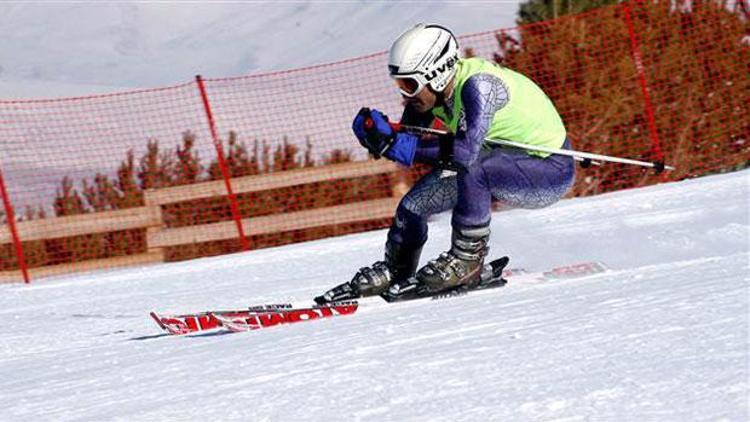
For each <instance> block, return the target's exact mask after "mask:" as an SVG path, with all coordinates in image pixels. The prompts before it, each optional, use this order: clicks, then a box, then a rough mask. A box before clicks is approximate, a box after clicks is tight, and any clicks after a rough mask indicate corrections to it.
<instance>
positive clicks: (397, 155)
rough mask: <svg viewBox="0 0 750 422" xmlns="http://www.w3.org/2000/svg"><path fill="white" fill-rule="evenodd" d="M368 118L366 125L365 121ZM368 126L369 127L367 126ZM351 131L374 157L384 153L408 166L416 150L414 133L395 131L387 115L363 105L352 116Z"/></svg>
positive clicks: (416, 138)
mask: <svg viewBox="0 0 750 422" xmlns="http://www.w3.org/2000/svg"><path fill="white" fill-rule="evenodd" d="M368 119H369V120H370V121H371V123H370V124H369V125H368V124H367V123H366V122H367V120H368ZM368 126H369V127H368ZM352 131H353V132H354V134H355V135H356V136H357V139H359V143H360V144H362V146H363V147H365V148H367V150H368V151H370V153H372V155H374V156H375V158H376V159H377V158H380V157H381V156H383V155H385V156H386V157H387V158H389V159H391V160H393V161H397V162H399V163H401V164H404V165H406V166H410V165H411V164H412V162H413V161H414V153H415V152H416V150H417V140H418V137H417V136H416V135H412V134H408V133H396V132H394V130H393V128H392V127H391V124H390V122H389V121H388V116H386V115H384V114H383V113H381V112H380V111H378V110H375V109H373V110H370V109H369V108H366V107H363V108H362V109H360V110H359V113H357V116H356V117H354V122H353V123H352Z"/></svg>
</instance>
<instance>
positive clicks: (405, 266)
mask: <svg viewBox="0 0 750 422" xmlns="http://www.w3.org/2000/svg"><path fill="white" fill-rule="evenodd" d="M421 253H422V247H421V246H420V247H418V248H409V249H407V248H405V247H403V245H401V244H398V243H396V242H392V241H390V240H388V241H387V242H386V244H385V259H384V260H382V261H377V262H376V263H374V264H372V266H370V267H364V268H361V269H360V270H359V271H358V272H357V273H356V274H355V275H354V277H353V278H352V279H351V281H349V282H346V283H343V284H340V285H338V286H336V287H334V288H333V289H331V290H329V291H327V292H325V293H324V294H323V295H321V296H318V297H316V298H315V302H316V303H318V304H321V305H322V304H325V303H331V302H339V301H342V300H353V299H358V298H360V297H365V296H375V295H379V294H381V293H383V292H385V291H386V290H387V289H388V287H389V286H390V285H391V284H392V283H394V282H397V281H399V280H405V279H407V278H409V277H412V276H413V275H414V272H415V271H416V270H417V265H419V256H420V255H421Z"/></svg>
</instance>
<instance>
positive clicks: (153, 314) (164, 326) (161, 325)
mask: <svg viewBox="0 0 750 422" xmlns="http://www.w3.org/2000/svg"><path fill="white" fill-rule="evenodd" d="M149 315H150V316H151V318H153V319H154V321H156V323H157V324H158V325H159V327H161V329H162V330H166V329H167V326H166V325H164V323H163V322H161V318H160V317H159V315H156V312H150V313H149Z"/></svg>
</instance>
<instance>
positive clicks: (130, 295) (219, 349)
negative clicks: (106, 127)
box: [0, 171, 750, 421]
mask: <svg viewBox="0 0 750 422" xmlns="http://www.w3.org/2000/svg"><path fill="white" fill-rule="evenodd" d="M749 191H750V172H748V171H744V172H737V173H733V174H728V175H720V176H712V177H706V178H701V179H696V180H690V181H685V182H681V183H675V184H668V185H661V186H657V187H651V188H646V189H639V190H631V191H626V192H618V193H614V194H609V195H602V196H598V197H593V198H584V199H575V200H567V201H563V202H561V203H559V204H557V205H555V206H553V207H551V208H548V209H545V210H539V211H508V212H502V213H497V214H495V215H494V218H493V230H494V234H493V247H494V252H495V254H501V253H507V254H509V255H510V256H511V257H512V259H513V266H516V267H525V268H529V269H545V268H549V267H552V266H555V265H561V264H569V263H574V262H579V261H589V260H600V261H603V262H605V263H607V264H608V265H609V266H610V267H611V268H612V271H610V272H608V273H605V274H601V275H597V276H592V277H588V278H585V279H579V280H569V281H563V282H556V283H553V284H542V285H520V284H516V285H513V284H509V285H508V286H507V287H505V288H503V289H499V290H496V291H493V292H487V293H485V294H482V295H469V296H465V297H459V298H454V299H450V300H444V301H437V302H429V301H428V302H419V303H404V304H396V305H392V306H380V307H373V308H366V307H365V308H363V309H362V310H361V311H360V313H358V314H356V315H354V316H350V317H341V318H337V319H331V320H325V321H315V322H310V323H305V324H298V325H292V326H284V327H277V328H272V329H268V330H265V331H262V332H250V333H239V334H228V335H212V336H198V337H189V338H170V337H159V336H156V335H158V334H159V329H158V328H157V327H156V325H155V324H154V323H153V321H151V320H150V319H149V318H148V315H147V314H148V312H149V311H151V310H158V311H162V312H180V311H190V310H199V309H207V308H220V309H223V308H232V307H238V306H239V307H241V306H243V305H248V304H256V303H261V302H268V301H270V302H280V301H286V300H296V301H299V300H305V299H306V298H309V297H311V296H313V295H314V294H317V293H319V292H321V291H323V290H325V289H326V288H327V287H330V286H331V285H333V284H335V283H338V282H340V281H343V280H345V279H347V278H348V276H349V275H350V274H351V273H352V272H353V271H355V270H356V269H357V268H358V267H359V266H360V265H365V264H369V263H370V262H371V261H373V260H375V259H376V258H378V257H379V255H380V254H381V248H382V244H383V241H384V236H385V233H384V232H383V231H379V232H370V233H364V234H358V235H352V236H347V237H342V238H336V239H326V240H322V241H317V242H310V243H306V244H298V245H292V246H288V247H282V248H275V249H269V250H262V251H256V252H250V253H244V254H236V255H232V256H225V257H218V258H211V259H202V260H196V261H190V262H183V263H175V264H167V265H158V266H152V267H148V268H142V269H129V270H120V271H111V272H107V273H99V274H92V275H84V276H77V277H68V278H60V279H56V280H49V281H46V282H39V283H36V284H33V285H31V286H24V285H4V286H0V319H2V321H4V324H3V325H2V328H0V391H1V392H2V394H0V420H2V421H38V420H54V421H67V420H80V421H102V420H126V421H153V420H243V421H245V420H253V421H257V420H280V421H291V420H371V421H383V420H444V421H457V420H465V421H483V420H499V421H523V420H529V421H538V420H566V421H568V420H612V421H644V420H658V421H701V420H710V421H716V420H727V421H745V420H748V418H750V414H749V413H748V407H749V406H748V397H749V391H750V390H749V381H748V377H749V376H750V371H749V369H748V348H749V347H750V346H749V343H748V319H749V318H750V316H749V314H748V297H749V293H750V290H749V288H748V287H749V285H748V281H749V279H750V278H749V276H748V274H750V271H749V270H750V192H749ZM448 227H449V216H448V215H442V216H440V217H439V218H438V219H436V221H435V222H433V223H432V226H431V228H432V233H431V238H430V242H429V243H428V245H427V247H426V251H425V255H424V258H429V257H431V256H432V255H434V254H436V253H437V252H438V251H440V250H442V249H444V248H445V247H446V246H447V243H448V239H449V232H448ZM144 338H145V339H144Z"/></svg>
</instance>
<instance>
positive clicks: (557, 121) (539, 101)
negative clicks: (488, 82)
mask: <svg viewBox="0 0 750 422" xmlns="http://www.w3.org/2000/svg"><path fill="white" fill-rule="evenodd" d="M457 66H458V69H457V71H456V76H455V86H454V88H453V93H452V96H453V113H452V115H450V116H449V115H448V114H447V113H446V110H445V109H444V107H442V106H441V107H435V108H433V109H432V114H433V115H434V116H435V117H437V118H439V119H440V120H442V121H443V122H444V123H445V124H446V125H447V126H448V128H449V129H450V130H451V132H453V133H456V130H457V128H458V125H459V124H460V123H461V122H460V119H461V116H462V115H463V101H462V100H461V91H462V89H463V87H464V83H465V82H466V81H467V80H468V79H469V78H470V77H471V76H473V75H475V74H477V73H489V74H491V75H494V76H496V77H498V78H499V79H500V80H501V81H502V82H503V84H504V85H505V87H506V89H507V90H508V94H509V96H508V103H507V104H506V105H505V106H504V107H503V108H501V109H500V110H498V111H497V112H495V116H494V117H493V118H492V124H491V125H490V128H489V130H488V132H487V136H486V137H487V138H491V139H504V140H508V141H514V142H519V143H522V144H529V145H538V146H544V147H548V148H560V147H561V146H562V144H563V142H565V137H566V132H565V126H564V125H563V122H562V119H561V118H560V115H559V114H558V113H557V110H556V109H555V106H554V105H553V104H552V101H550V99H549V97H547V95H546V94H545V93H544V91H542V90H541V88H539V86H537V85H536V84H535V83H534V82H533V81H532V80H531V79H529V78H527V77H526V76H524V75H522V74H520V73H518V72H514V71H512V70H510V69H508V68H505V67H501V66H498V65H496V64H494V63H492V62H489V61H487V60H485V59H481V58H471V59H461V60H459V61H458V64H457ZM483 146H488V144H487V142H486V141H485V143H484V144H483ZM528 153H529V154H530V155H536V156H540V157H547V156H549V155H550V154H547V153H544V152H536V151H528Z"/></svg>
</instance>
